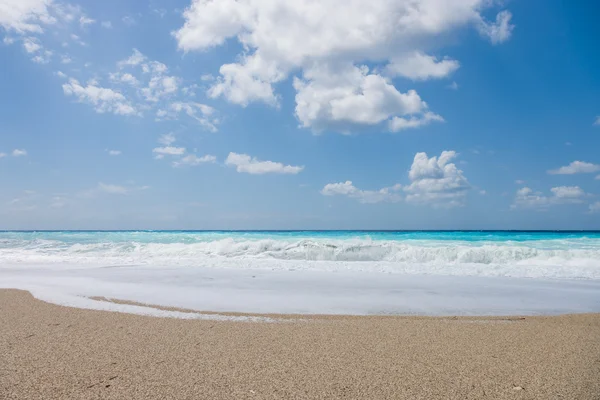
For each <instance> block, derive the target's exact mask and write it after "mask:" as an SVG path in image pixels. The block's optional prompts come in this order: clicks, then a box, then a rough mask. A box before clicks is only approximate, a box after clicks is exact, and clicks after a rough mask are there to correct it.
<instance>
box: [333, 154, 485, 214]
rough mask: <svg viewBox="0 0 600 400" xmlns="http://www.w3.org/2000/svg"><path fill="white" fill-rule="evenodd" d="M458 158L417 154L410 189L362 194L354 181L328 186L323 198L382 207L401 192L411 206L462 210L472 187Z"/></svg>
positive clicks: (396, 197) (381, 190)
mask: <svg viewBox="0 0 600 400" xmlns="http://www.w3.org/2000/svg"><path fill="white" fill-rule="evenodd" d="M455 157H456V152H454V151H443V152H442V154H441V155H440V156H439V157H436V156H433V157H431V158H429V157H428V156H427V154H426V153H417V154H415V157H414V160H413V163H412V166H411V168H410V170H409V173H408V178H409V180H410V184H409V185H407V186H402V185H400V184H396V185H394V186H390V187H385V188H382V189H379V190H361V189H358V188H357V187H355V186H354V185H353V183H352V181H346V182H339V183H329V184H327V185H325V187H324V188H323V189H322V190H321V194H323V195H325V196H333V195H344V196H348V197H351V198H355V199H358V200H359V201H360V202H361V203H379V202H383V201H392V202H395V201H400V200H401V199H402V196H401V194H400V191H401V190H402V191H403V192H404V193H405V195H406V197H405V199H406V201H407V202H409V203H414V204H429V205H431V206H433V207H443V208H450V207H456V206H461V205H463V204H464V201H465V198H466V195H467V192H468V190H469V189H470V188H471V185H470V184H469V183H468V181H467V179H466V178H465V176H464V175H463V172H462V171H461V170H460V169H458V168H457V167H456V165H455V164H453V163H451V162H450V161H451V160H452V159H454V158H455ZM480 194H485V191H484V190H483V191H480Z"/></svg>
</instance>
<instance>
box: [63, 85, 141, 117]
mask: <svg viewBox="0 0 600 400" xmlns="http://www.w3.org/2000/svg"><path fill="white" fill-rule="evenodd" d="M62 88H63V92H64V93H65V95H67V96H74V97H76V98H77V100H78V101H79V102H81V103H88V104H91V105H92V106H93V107H94V109H95V110H96V112H98V113H105V112H111V113H114V114H119V115H137V114H138V111H137V110H136V109H135V108H134V107H133V106H132V105H131V104H130V102H129V101H128V100H127V99H126V98H125V96H123V95H122V94H121V93H119V92H115V91H114V90H112V89H109V88H104V87H100V86H97V85H95V84H93V82H92V83H88V84H87V85H86V86H83V85H81V84H80V83H79V82H78V81H77V79H73V78H71V79H69V82H68V83H65V84H63V85H62Z"/></svg>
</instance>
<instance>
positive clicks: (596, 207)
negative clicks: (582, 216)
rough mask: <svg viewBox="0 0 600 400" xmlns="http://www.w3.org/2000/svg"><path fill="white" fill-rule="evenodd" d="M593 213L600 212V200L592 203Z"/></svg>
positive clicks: (591, 210) (591, 209)
mask: <svg viewBox="0 0 600 400" xmlns="http://www.w3.org/2000/svg"><path fill="white" fill-rule="evenodd" d="M590 212H591V213H600V201H597V202H595V203H592V204H590Z"/></svg>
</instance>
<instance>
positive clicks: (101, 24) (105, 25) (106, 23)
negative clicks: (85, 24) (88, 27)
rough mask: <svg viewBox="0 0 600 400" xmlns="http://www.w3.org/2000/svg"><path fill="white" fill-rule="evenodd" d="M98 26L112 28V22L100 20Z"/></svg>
mask: <svg viewBox="0 0 600 400" xmlns="http://www.w3.org/2000/svg"><path fill="white" fill-rule="evenodd" d="M100 26H101V27H103V28H104V29H112V22H110V21H102V22H101V23H100Z"/></svg>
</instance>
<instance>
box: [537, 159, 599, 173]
mask: <svg viewBox="0 0 600 400" xmlns="http://www.w3.org/2000/svg"><path fill="white" fill-rule="evenodd" d="M598 171H600V165H598V164H592V163H589V162H584V161H573V162H572V163H571V164H569V165H567V166H564V167H560V168H558V169H553V170H550V171H548V173H549V174H551V175H573V174H589V173H592V172H598Z"/></svg>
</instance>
